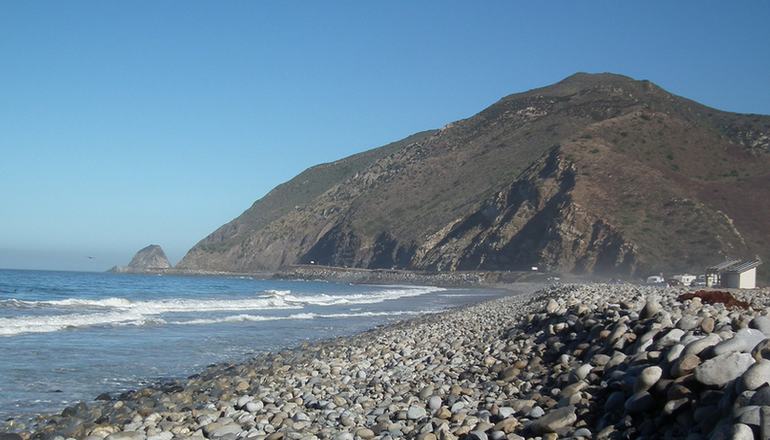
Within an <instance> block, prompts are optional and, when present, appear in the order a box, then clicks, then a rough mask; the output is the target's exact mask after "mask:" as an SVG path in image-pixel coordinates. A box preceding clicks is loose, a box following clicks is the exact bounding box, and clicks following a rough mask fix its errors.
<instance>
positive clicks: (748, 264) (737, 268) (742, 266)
mask: <svg viewBox="0 0 770 440" xmlns="http://www.w3.org/2000/svg"><path fill="white" fill-rule="evenodd" d="M760 264H762V260H760V259H759V258H756V259H754V260H746V261H741V262H739V263H736V264H733V265H732V266H730V267H728V268H726V269H725V272H732V273H741V272H746V271H747V270H751V269H754V268H755V267H757V266H759V265H760Z"/></svg>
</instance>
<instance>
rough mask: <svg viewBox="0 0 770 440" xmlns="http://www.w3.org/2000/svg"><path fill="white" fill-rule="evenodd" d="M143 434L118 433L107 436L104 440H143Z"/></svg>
mask: <svg viewBox="0 0 770 440" xmlns="http://www.w3.org/2000/svg"><path fill="white" fill-rule="evenodd" d="M144 437H145V436H144V434H143V433H141V432H136V431H120V432H115V433H112V434H110V435H108V436H107V437H106V438H105V440H144Z"/></svg>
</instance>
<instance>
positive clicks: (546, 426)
mask: <svg viewBox="0 0 770 440" xmlns="http://www.w3.org/2000/svg"><path fill="white" fill-rule="evenodd" d="M576 421H577V416H576V415H575V407H574V406H565V407H562V408H558V409H555V410H553V411H551V412H549V413H548V414H546V415H544V416H543V417H540V418H539V419H537V420H535V421H532V422H530V423H529V425H527V427H528V428H529V429H530V430H531V431H532V432H534V433H535V434H545V433H548V432H556V431H558V430H560V429H562V428H566V427H568V426H571V425H572V424H573V423H575V422H576Z"/></svg>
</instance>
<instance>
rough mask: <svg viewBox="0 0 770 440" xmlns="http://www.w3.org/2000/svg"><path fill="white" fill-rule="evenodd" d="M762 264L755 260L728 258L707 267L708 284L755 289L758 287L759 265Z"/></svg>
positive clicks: (710, 285)
mask: <svg viewBox="0 0 770 440" xmlns="http://www.w3.org/2000/svg"><path fill="white" fill-rule="evenodd" d="M760 264H762V260H760V259H759V258H757V259H754V260H743V261H741V260H728V261H725V262H723V263H719V264H717V265H715V266H711V267H709V268H707V269H706V285H708V286H709V287H712V286H720V287H727V288H732V289H754V288H756V287H757V267H758V266H759V265H760Z"/></svg>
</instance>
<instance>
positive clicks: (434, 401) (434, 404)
mask: <svg viewBox="0 0 770 440" xmlns="http://www.w3.org/2000/svg"><path fill="white" fill-rule="evenodd" d="M441 404H442V402H441V397H439V396H433V397H431V398H430V399H428V408H430V410H431V411H433V412H435V411H438V409H439V408H441Z"/></svg>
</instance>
